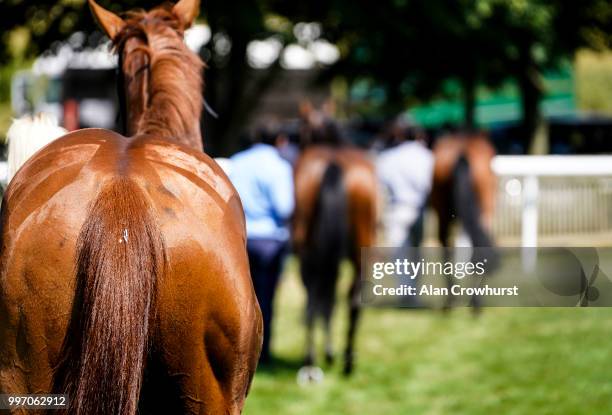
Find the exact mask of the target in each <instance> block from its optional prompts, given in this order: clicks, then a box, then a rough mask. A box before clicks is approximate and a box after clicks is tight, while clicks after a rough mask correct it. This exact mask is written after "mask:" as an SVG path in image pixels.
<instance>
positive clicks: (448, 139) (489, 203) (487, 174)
mask: <svg viewBox="0 0 612 415" xmlns="http://www.w3.org/2000/svg"><path fill="white" fill-rule="evenodd" d="M433 153H434V159H435V163H434V177H433V188H432V194H431V202H432V206H433V208H434V209H435V211H436V214H437V217H438V237H439V239H440V243H441V244H442V246H448V245H449V237H450V226H451V224H452V223H453V221H454V220H455V219H460V220H461V221H462V224H463V226H464V228H465V231H466V233H467V234H468V236H469V237H470V239H471V240H472V245H474V246H485V247H486V246H492V244H493V239H492V237H491V235H490V232H491V226H492V224H493V214H494V211H495V195H496V191H497V178H496V177H495V173H493V170H492V169H491V161H492V160H493V157H495V148H494V147H493V145H492V144H491V142H490V141H489V139H488V138H487V136H486V135H485V134H484V133H480V132H478V133H458V134H448V135H445V136H443V137H441V138H439V139H438V140H437V141H436V143H435V145H434V147H433Z"/></svg>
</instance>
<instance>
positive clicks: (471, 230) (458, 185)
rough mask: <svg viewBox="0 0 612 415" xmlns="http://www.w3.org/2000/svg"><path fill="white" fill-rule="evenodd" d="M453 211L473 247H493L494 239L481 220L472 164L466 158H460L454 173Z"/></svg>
mask: <svg viewBox="0 0 612 415" xmlns="http://www.w3.org/2000/svg"><path fill="white" fill-rule="evenodd" d="M452 196H453V210H454V212H455V214H456V215H457V217H458V218H459V220H460V221H461V224H462V225H463V227H464V228H465V231H466V232H467V234H468V236H469V237H470V240H471V241H472V245H473V246H475V247H491V246H493V239H492V238H491V236H490V235H489V232H488V231H487V230H486V229H485V227H484V225H483V223H482V220H481V211H482V209H481V207H480V202H479V200H478V195H477V194H476V189H475V187H474V181H473V179H472V173H471V169H470V164H469V162H468V160H467V158H466V157H465V156H461V157H459V159H458V160H457V164H456V165H455V170H454V172H453V195H452Z"/></svg>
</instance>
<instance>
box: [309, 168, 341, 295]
mask: <svg viewBox="0 0 612 415" xmlns="http://www.w3.org/2000/svg"><path fill="white" fill-rule="evenodd" d="M347 216H348V200H347V194H346V189H345V186H344V181H343V174H342V168H341V167H340V166H339V165H338V164H337V163H335V162H331V163H330V164H329V165H328V166H327V168H326V170H325V173H324V174H323V179H322V181H321V187H320V189H319V194H318V197H317V200H316V203H315V208H314V212H313V218H312V226H311V232H310V235H309V238H308V250H309V258H308V259H307V260H308V262H309V266H310V268H311V271H312V272H309V274H312V275H313V276H314V278H316V280H317V281H316V283H315V284H313V285H314V286H315V287H313V288H314V289H315V290H316V291H318V293H317V295H318V296H323V297H326V298H325V299H327V300H331V301H333V296H334V295H335V286H336V280H337V276H338V270H339V268H340V262H341V260H342V257H343V256H344V255H345V253H346V252H345V251H346V248H347V243H348V229H349V227H348V218H347Z"/></svg>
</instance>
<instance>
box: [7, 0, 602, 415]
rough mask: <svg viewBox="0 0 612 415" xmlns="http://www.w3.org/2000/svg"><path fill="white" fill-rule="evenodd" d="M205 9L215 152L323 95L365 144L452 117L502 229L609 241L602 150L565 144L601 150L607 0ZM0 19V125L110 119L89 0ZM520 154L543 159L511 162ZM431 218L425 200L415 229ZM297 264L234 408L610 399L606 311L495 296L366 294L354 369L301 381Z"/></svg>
mask: <svg viewBox="0 0 612 415" xmlns="http://www.w3.org/2000/svg"><path fill="white" fill-rule="evenodd" d="M99 3H100V4H101V5H103V6H104V7H107V8H108V9H110V10H113V11H115V12H122V11H126V10H129V9H132V8H134V7H142V8H150V7H152V6H154V5H156V2H155V1H154V0H151V1H148V0H147V1H141V0H123V1H105V0H100V1H99ZM201 11H202V13H201V16H200V19H199V20H198V22H197V24H196V25H195V26H194V27H193V28H191V29H190V30H189V31H188V32H187V34H186V42H187V43H188V45H189V46H190V48H192V49H193V50H194V51H196V52H197V53H198V54H199V55H200V56H201V58H202V59H203V60H204V61H205V62H206V63H207V66H208V68H207V69H206V73H205V79H206V87H205V91H204V96H205V99H206V102H207V105H208V107H209V108H210V111H207V112H206V113H205V114H204V115H203V117H202V121H201V123H202V131H203V135H204V140H205V147H206V149H205V150H206V152H207V153H209V154H210V155H211V156H214V157H229V156H231V155H233V154H234V153H236V152H237V151H239V150H241V149H243V148H244V147H246V145H247V144H248V143H249V142H250V138H251V137H252V135H253V134H254V131H255V130H256V129H257V128H258V126H260V125H262V123H265V122H267V121H269V120H275V122H280V123H281V124H282V125H283V126H284V127H283V131H285V132H286V134H287V135H288V137H289V139H290V140H293V141H296V140H297V135H298V133H299V117H300V106H301V105H303V104H304V103H305V102H311V103H313V104H314V105H316V106H320V105H323V104H324V103H327V104H329V105H331V106H332V107H333V117H334V119H335V120H337V121H338V123H339V124H340V125H341V126H342V128H343V130H344V131H345V135H346V136H347V137H348V138H349V139H350V140H351V141H352V142H353V143H354V144H356V145H358V146H360V147H363V148H366V149H370V150H371V151H373V152H374V151H375V150H376V148H377V147H376V146H377V145H378V144H377V143H380V142H381V137H382V135H383V134H382V132H383V131H384V129H385V126H386V125H387V123H388V122H389V120H391V119H397V117H398V116H399V117H400V118H403V119H405V120H408V121H409V122H410V124H411V125H417V126H419V128H420V129H422V131H423V132H424V136H425V137H426V138H425V140H426V142H427V145H428V146H430V147H431V146H433V145H434V143H435V140H436V138H437V137H438V136H440V135H443V134H445V133H447V132H448V131H451V130H453V129H456V128H458V127H461V128H464V129H480V130H484V131H486V133H487V136H488V137H489V139H490V140H491V142H492V143H493V145H494V147H495V149H496V151H497V154H498V157H496V159H495V160H494V163H493V169H494V171H495V173H496V174H497V177H498V184H497V189H498V190H497V194H496V200H497V208H496V210H495V216H494V219H493V227H492V230H493V235H494V236H495V239H496V241H498V243H499V244H500V245H507V246H521V245H523V246H525V245H530V244H536V245H539V246H543V245H544V246H545V245H548V246H610V244H611V242H612V158H607V157H604V158H601V157H596V158H595V159H584V158H581V159H580V158H579V159H576V158H573V157H574V156H576V155H580V156H587V155H588V156H601V155H606V154H608V155H609V154H610V153H612V51H611V50H610V48H611V47H612V3H611V2H609V1H606V0H582V1H580V2H577V1H571V0H553V1H536V0H533V1H528V0H453V1H449V0H428V1H415V0H379V1H376V2H373V1H348V0H327V1H322V0H310V1H293V2H288V1H280V0H278V1H275V0H241V1H218V0H210V1H204V2H203V4H202V8H201ZM0 15H1V16H2V18H1V19H0V33H1V36H0V45H1V46H0V141H2V139H3V138H4V135H5V134H6V131H7V129H8V127H9V125H10V123H11V120H12V118H14V117H18V116H21V115H24V114H28V113H33V112H38V111H47V112H50V113H53V114H55V115H56V116H57V117H58V119H59V120H60V122H61V123H62V125H63V126H64V127H66V128H67V129H69V130H73V129H77V128H83V127H105V128H117V127H118V125H117V124H118V118H117V112H118V104H117V96H116V83H115V75H116V74H115V72H116V58H115V57H114V56H113V55H112V54H111V53H110V51H109V44H108V42H107V40H106V38H105V37H104V36H103V34H102V33H101V32H100V31H99V30H98V29H97V27H96V25H95V24H94V22H93V19H92V17H91V15H90V13H89V10H88V8H87V6H86V2H85V0H54V1H36V2H33V1H28V0H2V1H0ZM528 155H529V156H533V155H538V156H539V157H540V158H538V159H536V162H531V163H530V164H525V161H526V159H525V158H524V157H526V156H528ZM559 155H563V156H564V157H566V158H562V159H559V158H557V157H555V156H559ZM588 165H590V166H591V167H593V168H591V169H590V170H589V169H585V168H584V167H585V166H588ZM526 166H527V167H526ZM534 217H535V220H534ZM435 234H436V224H435V219H434V217H433V215H431V214H429V213H426V214H425V242H424V244H425V245H427V244H429V243H432V244H433V243H435V242H433V239H434V236H435ZM296 273H297V265H296V262H295V260H293V259H290V260H289V261H288V263H287V266H286V269H285V273H284V277H283V280H282V282H281V285H280V288H279V290H280V292H279V293H278V295H277V309H278V311H277V313H276V315H277V318H276V320H275V323H274V324H275V333H276V334H275V338H274V339H273V347H272V348H273V351H274V354H275V355H276V356H277V361H276V363H275V365H273V366H271V367H267V368H265V369H264V370H261V371H259V372H258V374H257V376H256V378H255V383H254V386H253V389H252V392H251V396H250V398H249V400H248V401H247V406H246V409H245V413H247V414H258V413H262V414H263V413H266V414H267V413H284V414H314V413H325V414H327V413H332V414H360V413H385V414H404V413H427V414H445V413H467V414H480V413H482V414H485V413H487V414H488V413H491V412H493V411H495V412H501V413H517V414H525V413H536V412H537V413H539V414H545V413H551V414H552V413H554V414H560V413H567V414H577V413H607V412H609V404H610V402H611V401H612V376H610V373H611V371H610V362H611V361H612V359H611V358H612V346H610V344H609V341H608V338H609V333H610V331H611V330H612V314H611V313H610V311H608V310H606V309H603V310H582V309H580V310H567V309H563V310H557V309H520V310H518V309H514V310H513V309H495V310H491V311H487V312H485V313H483V315H482V316H480V318H479V319H473V318H472V317H471V316H470V314H469V312H467V311H465V310H463V311H462V310H460V311H457V312H456V313H454V314H453V315H452V317H450V318H449V317H448V316H442V315H439V314H437V313H434V312H430V311H419V312H409V311H400V310H368V311H367V312H366V313H365V317H364V322H363V327H362V329H361V333H360V337H359V339H358V347H357V349H358V350H359V353H360V355H359V363H358V365H359V366H358V369H357V371H356V374H355V375H354V376H353V377H352V378H351V379H344V378H342V376H341V375H340V374H339V370H335V369H331V370H328V371H326V373H328V375H327V377H326V378H325V380H324V381H323V382H322V383H321V384H317V385H311V386H308V387H306V388H303V387H300V386H298V385H297V384H296V382H295V373H296V370H297V369H298V368H299V366H300V365H301V356H302V353H303V348H302V344H303V333H302V321H301V320H302V309H303V301H304V296H303V292H302V290H301V288H300V283H299V278H298V277H297V276H296ZM348 274H350V269H349V268H348V266H347V267H344V268H343V277H342V279H341V281H343V283H342V286H343V287H344V289H343V290H340V292H341V293H342V292H344V291H345V289H346V285H347V280H348V279H349V276H348ZM342 297H344V295H342ZM344 309H345V307H340V308H339V313H338V314H339V316H338V318H337V320H338V324H339V325H337V327H336V329H335V332H337V334H338V335H337V336H336V340H337V341H338V342H340V341H341V339H342V333H344V330H345V327H344V326H343V325H342V324H343V322H344V321H345V320H346V319H345V318H344V317H345V314H346V313H345V310H344Z"/></svg>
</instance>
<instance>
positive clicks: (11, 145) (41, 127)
mask: <svg viewBox="0 0 612 415" xmlns="http://www.w3.org/2000/svg"><path fill="white" fill-rule="evenodd" d="M66 133H67V131H66V130H65V129H63V128H62V127H60V126H59V125H58V122H57V119H56V118H55V117H54V116H53V115H51V114H48V113H44V112H41V113H39V114H37V115H36V116H34V117H30V116H25V117H21V118H18V119H16V120H13V123H12V124H11V127H10V128H9V130H8V132H7V133H6V140H7V145H8V155H7V164H8V171H7V182H10V181H11V179H12V178H13V176H14V175H15V173H17V170H19V168H20V167H21V166H22V165H23V164H24V163H25V162H26V161H27V160H28V159H29V158H30V157H31V156H32V155H33V154H34V153H36V152H37V151H38V150H40V149H41V148H43V147H44V146H46V145H47V144H49V143H50V142H51V141H53V140H55V139H57V138H59V137H61V136H63V135H64V134H66Z"/></svg>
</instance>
